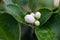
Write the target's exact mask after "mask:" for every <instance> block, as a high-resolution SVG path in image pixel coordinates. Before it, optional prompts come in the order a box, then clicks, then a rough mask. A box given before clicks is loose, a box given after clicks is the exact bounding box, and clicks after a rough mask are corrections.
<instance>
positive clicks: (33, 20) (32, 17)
mask: <svg viewBox="0 0 60 40" xmlns="http://www.w3.org/2000/svg"><path fill="white" fill-rule="evenodd" d="M40 18H41V13H40V12H36V13H31V14H27V15H26V16H25V17H24V19H25V21H26V22H27V23H30V24H35V25H36V26H39V25H40V21H38V19H40Z"/></svg>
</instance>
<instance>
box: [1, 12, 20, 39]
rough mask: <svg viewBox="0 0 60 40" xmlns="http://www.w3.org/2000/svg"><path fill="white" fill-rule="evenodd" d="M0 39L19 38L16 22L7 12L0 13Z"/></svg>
mask: <svg viewBox="0 0 60 40" xmlns="http://www.w3.org/2000/svg"><path fill="white" fill-rule="evenodd" d="M0 40H19V26H18V22H17V21H16V20H15V19H14V18H13V17H12V16H11V15H9V14H7V13H4V14H1V13H0Z"/></svg>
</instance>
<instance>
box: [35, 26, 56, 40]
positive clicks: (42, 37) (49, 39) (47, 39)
mask: <svg viewBox="0 0 60 40" xmlns="http://www.w3.org/2000/svg"><path fill="white" fill-rule="evenodd" d="M35 34H36V36H37V39H38V40H56V39H55V35H54V33H53V32H52V31H51V30H50V29H49V28H40V29H39V28H38V27H36V28H35Z"/></svg>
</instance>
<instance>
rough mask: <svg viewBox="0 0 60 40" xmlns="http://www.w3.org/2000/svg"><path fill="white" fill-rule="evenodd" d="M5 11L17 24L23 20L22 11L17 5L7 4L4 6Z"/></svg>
mask: <svg viewBox="0 0 60 40" xmlns="http://www.w3.org/2000/svg"><path fill="white" fill-rule="evenodd" d="M6 11H7V12H8V13H9V14H10V15H12V16H13V17H14V18H15V19H16V20H17V21H19V22H20V21H22V19H23V18H24V11H23V10H22V9H21V8H20V7H19V6H18V5H14V4H9V5H7V6H6Z"/></svg>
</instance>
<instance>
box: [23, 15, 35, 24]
mask: <svg viewBox="0 0 60 40" xmlns="http://www.w3.org/2000/svg"><path fill="white" fill-rule="evenodd" d="M24 19H25V21H26V22H27V23H34V22H35V18H34V17H33V16H31V15H26V16H25V18H24Z"/></svg>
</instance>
